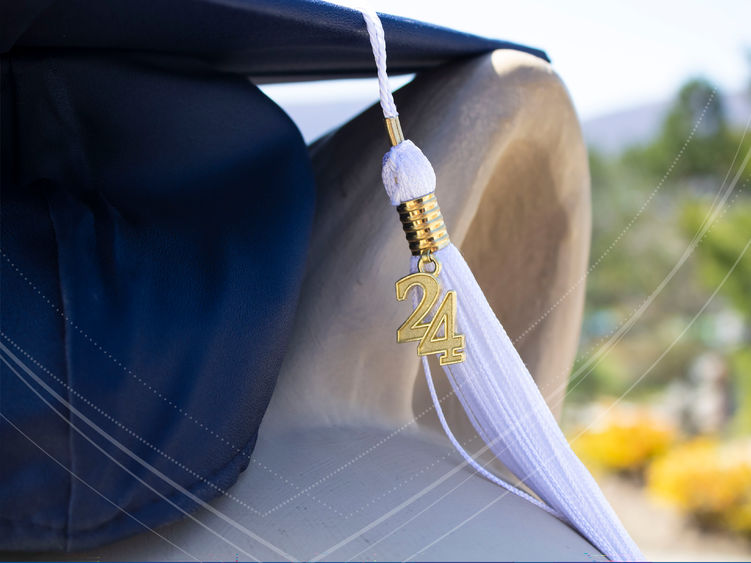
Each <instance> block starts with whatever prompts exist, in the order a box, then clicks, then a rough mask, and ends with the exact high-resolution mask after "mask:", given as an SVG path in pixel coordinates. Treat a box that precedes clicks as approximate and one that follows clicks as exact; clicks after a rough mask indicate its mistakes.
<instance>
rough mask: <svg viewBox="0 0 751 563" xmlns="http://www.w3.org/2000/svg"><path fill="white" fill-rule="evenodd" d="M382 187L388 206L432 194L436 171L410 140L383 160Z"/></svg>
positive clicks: (392, 150)
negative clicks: (387, 199)
mask: <svg viewBox="0 0 751 563" xmlns="http://www.w3.org/2000/svg"><path fill="white" fill-rule="evenodd" d="M382 176H383V185H384V186H385V187H386V193H387V194H388V196H389V199H390V200H391V205H394V206H396V205H399V204H400V203H403V202H405V201H410V200H412V199H417V198H418V197H423V196H426V195H428V194H430V193H433V192H434V191H435V172H434V171H433V166H432V165H431V164H430V161H429V160H428V157H426V156H425V155H424V154H423V152H422V151H421V150H420V149H419V148H418V147H417V145H415V144H414V143H413V142H412V141H409V140H407V141H402V142H401V143H399V144H398V145H396V146H395V147H391V150H390V151H389V152H387V153H386V154H385V155H384V157H383V170H382Z"/></svg>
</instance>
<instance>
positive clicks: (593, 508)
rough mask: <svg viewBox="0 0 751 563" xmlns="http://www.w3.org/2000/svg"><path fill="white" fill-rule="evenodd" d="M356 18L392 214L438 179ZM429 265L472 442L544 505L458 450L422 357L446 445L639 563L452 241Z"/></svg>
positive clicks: (376, 33) (371, 28)
mask: <svg viewBox="0 0 751 563" xmlns="http://www.w3.org/2000/svg"><path fill="white" fill-rule="evenodd" d="M361 11H362V13H363V16H364V18H365V20H366V23H367V27H368V33H369V34H370V37H371V44H372V46H373V53H374V56H375V60H376V65H377V67H378V82H379V90H380V92H381V105H382V107H383V110H384V116H385V117H386V118H387V124H388V125H389V127H396V130H397V133H398V134H394V131H393V130H392V129H390V130H389V133H390V135H391V138H392V143H393V144H395V146H393V147H392V148H391V150H390V151H389V152H388V153H387V154H386V155H385V156H384V159H383V183H384V186H385V187H386V192H387V194H388V196H389V199H390V200H391V203H392V205H394V206H397V205H400V204H402V203H404V202H407V201H411V200H415V199H418V198H422V197H424V196H427V195H429V194H432V193H433V192H434V191H435V185H436V179H435V172H434V171H433V167H432V166H431V165H430V162H429V161H428V159H427V158H426V157H425V155H424V154H423V153H422V151H420V149H419V148H417V146H415V145H414V143H412V142H411V141H408V140H401V130H400V129H399V127H398V120H396V123H394V122H395V118H396V116H397V115H398V114H397V112H396V106H395V105H394V102H393V98H392V97H391V92H390V90H389V88H388V82H387V78H386V52H385V42H384V39H383V28H382V26H381V22H380V20H379V18H378V16H377V15H376V13H375V12H374V11H372V10H369V9H362V10H361ZM399 141H401V142H399ZM397 143H398V144H397ZM432 257H433V258H435V259H437V261H438V263H440V271H439V272H436V274H437V277H438V280H439V281H440V285H441V291H442V292H443V293H444V294H446V292H448V291H455V292H456V296H457V303H458V304H457V313H456V329H457V334H463V335H464V353H465V359H464V361H462V362H461V363H453V364H450V365H443V370H444V372H445V373H446V376H447V377H448V379H449V381H450V383H451V386H452V387H453V389H454V392H455V393H456V395H457V397H458V398H459V401H460V402H461V404H462V407H463V408H464V410H465V411H466V413H467V416H468V418H469V419H470V421H471V422H472V425H473V426H474V428H475V430H476V431H477V433H478V435H479V436H480V437H481V438H482V439H483V440H484V441H485V443H486V444H487V445H488V446H489V447H490V449H491V451H492V452H493V453H494V454H495V456H496V457H497V458H498V459H499V460H501V461H502V462H503V463H504V464H505V465H506V466H507V467H508V468H509V469H510V470H511V471H513V472H514V474H515V475H516V476H517V478H519V479H520V480H521V481H522V482H523V483H524V484H525V485H527V486H528V487H529V488H530V489H531V490H533V491H534V492H535V494H537V495H538V496H539V497H540V498H541V499H542V501H543V502H540V501H539V500H537V499H535V498H534V497H532V496H530V495H528V494H527V493H525V492H523V491H521V490H519V489H517V488H516V487H513V486H511V485H510V484H508V483H506V482H505V481H503V480H502V479H499V478H498V477H496V476H495V475H493V474H491V473H490V472H489V471H487V470H486V469H485V468H484V467H482V466H481V465H480V464H478V463H477V462H476V461H475V460H474V459H473V458H472V457H471V456H470V455H469V454H468V453H467V452H466V451H465V450H464V449H463V448H462V447H461V445H460V444H459V442H458V441H457V440H456V438H454V436H453V434H452V433H451V429H450V428H449V427H448V424H447V423H446V418H445V417H444V415H443V412H442V410H441V405H440V402H439V400H438V396H437V395H436V392H435V387H434V385H433V380H432V378H431V374H430V368H429V366H428V362H427V360H426V358H425V357H424V356H423V366H424V368H425V375H426V378H427V381H428V389H429V391H430V396H431V398H432V400H433V404H434V406H435V408H436V412H437V414H438V418H439V420H440V421H441V425H442V426H443V429H444V430H445V432H446V434H447V436H448V438H449V440H450V441H451V443H452V444H453V445H454V447H455V448H456V449H457V450H458V451H459V452H460V453H461V455H462V456H463V457H464V458H465V460H466V461H467V462H468V463H469V464H470V465H471V466H472V467H473V468H474V469H475V470H477V471H478V472H479V473H480V474H481V475H483V476H484V477H486V478H487V479H489V480H491V481H493V482H494V483H496V484H498V485H500V486H502V487H504V488H505V489H507V490H509V491H511V492H512V493H514V494H517V495H519V496H521V497H522V498H524V499H526V500H528V501H530V502H532V503H534V504H536V505H537V506H540V507H541V508H543V509H544V510H546V511H548V512H550V513H552V514H554V515H555V516H557V517H559V518H561V519H562V520H564V521H566V522H568V523H569V524H570V525H571V526H573V527H574V528H575V529H577V530H578V531H579V532H580V533H581V534H582V535H583V536H585V537H586V538H587V539H588V540H589V541H590V542H592V544H594V545H595V546H596V547H597V548H598V549H599V550H601V551H602V553H603V554H605V555H606V556H607V557H609V558H610V559H616V560H622V561H641V560H644V556H643V555H642V554H641V552H640V551H639V548H638V547H637V546H636V544H635V543H634V542H633V540H632V539H631V538H630V537H629V535H628V533H627V532H626V530H625V529H624V527H623V525H622V524H621V522H620V521H619V520H618V517H617V516H616V514H615V512H614V511H613V509H612V508H611V507H610V505H609V504H608V502H607V501H606V500H605V497H604V496H603V494H602V491H600V489H599V487H598V486H597V483H596V482H595V480H594V479H593V478H592V476H591V475H590V473H589V471H587V469H586V468H585V467H584V465H583V464H582V463H581V462H580V461H579V459H578V458H577V457H576V455H575V454H574V452H573V451H572V450H571V448H570V447H569V445H568V442H567V441H566V438H565V437H564V436H563V433H562V432H561V430H560V428H559V427H558V424H557V423H556V421H555V418H554V417H553V415H552V413H551V412H550V410H549V409H548V407H547V404H546V403H545V400H544V399H543V397H542V395H541V394H540V391H539V389H538V388H537V385H536V384H535V382H534V381H533V379H532V377H531V376H530V374H529V371H527V368H526V366H525V365H524V362H523V361H522V359H521V358H520V357H519V354H518V352H517V351H516V349H515V348H514V345H513V344H512V342H511V340H510V339H509V337H508V335H507V334H506V331H505V330H503V327H502V326H501V323H500V322H499V321H498V318H497V317H496V316H495V313H493V310H492V309H491V308H490V305H489V304H488V302H487V300H486V299H485V296H484V295H483V293H482V290H481V289H480V287H479V286H478V285H477V281H476V280H475V278H474V276H473V275H472V272H471V271H470V269H469V267H468V266H467V263H466V262H465V261H464V258H463V257H462V255H461V253H460V252H459V250H457V248H456V247H454V245H453V244H451V243H449V244H448V245H447V246H445V247H443V248H440V250H436V251H435V252H434V253H432ZM418 260H419V258H418V257H416V256H413V258H412V264H411V271H412V272H413V273H414V272H416V271H418ZM447 325H448V321H447ZM446 330H448V326H447V327H446Z"/></svg>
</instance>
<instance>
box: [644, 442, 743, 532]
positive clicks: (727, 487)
mask: <svg viewBox="0 0 751 563" xmlns="http://www.w3.org/2000/svg"><path fill="white" fill-rule="evenodd" d="M647 487H648V489H649V491H650V492H651V493H652V494H653V495H654V496H656V497H658V498H661V499H663V500H665V501H667V502H668V503H670V504H673V505H674V506H676V507H678V508H679V509H681V510H682V511H684V512H685V513H687V514H689V515H692V516H694V517H696V518H697V519H699V520H700V521H701V522H703V523H705V524H709V525H716V526H720V527H728V528H731V529H733V530H736V531H739V532H743V533H748V534H751V441H748V440H743V441H740V440H739V441H735V442H728V443H725V444H721V443H719V442H718V441H717V440H714V439H711V438H706V437H705V438H697V439H694V440H692V441H690V442H686V443H684V444H682V445H680V446H677V447H675V448H673V449H672V450H670V451H669V452H668V453H667V454H665V455H664V456H663V457H661V458H659V459H657V460H656V461H654V463H652V465H651V466H650V468H649V471H648V472H647Z"/></svg>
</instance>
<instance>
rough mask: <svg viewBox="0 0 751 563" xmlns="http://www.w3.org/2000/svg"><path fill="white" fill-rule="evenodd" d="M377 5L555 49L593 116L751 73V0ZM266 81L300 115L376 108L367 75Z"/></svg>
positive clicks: (398, 1)
mask: <svg viewBox="0 0 751 563" xmlns="http://www.w3.org/2000/svg"><path fill="white" fill-rule="evenodd" d="M371 4H372V5H373V6H374V7H375V8H376V10H378V11H379V12H385V13H391V14H397V15H401V16H405V17H410V18H414V19H419V20H423V21H428V22H431V23H435V24H439V25H445V26H448V27H452V28H455V29H460V30H462V31H468V32H471V33H476V34H479V35H486V36H490V37H497V38H501V39H509V40H512V41H517V42H519V43H525V44H529V45H533V46H536V47H541V48H543V49H545V50H546V51H547V52H548V54H549V55H550V57H551V59H552V60H553V65H554V67H555V69H556V70H557V72H558V73H559V74H560V75H561V76H562V78H563V80H564V82H565V83H566V84H567V86H568V88H569V91H570V92H571V95H572V97H573V99H574V104H575V105H576V108H577V110H578V112H579V114H580V116H581V117H582V119H584V120H586V119H589V118H592V117H596V116H599V115H603V114H607V113H611V112H614V111H618V110H622V109H626V108H630V107H634V106H638V105H642V104H645V103H650V102H655V101H662V100H666V99H669V98H670V97H671V96H672V95H673V94H674V92H675V91H676V89H677V88H678V86H679V85H680V84H681V83H682V82H683V81H684V80H685V79H686V78H688V77H691V76H695V75H704V76H706V77H708V78H709V79H711V80H712V81H714V82H715V83H716V84H717V85H718V86H719V87H720V88H721V89H722V90H724V91H726V92H736V91H739V90H741V89H742V88H744V87H746V86H747V85H748V83H749V82H750V81H751V63H749V62H748V60H747V58H746V57H747V55H746V53H747V52H749V51H751V0H714V1H711V2H710V1H703V2H700V1H697V0H684V1H681V2H679V1H667V0H665V1H659V0H631V1H629V2H608V1H596V0H570V1H566V0H558V1H554V0H536V1H529V0H517V1H514V2H511V1H507V0H461V1H458V0H453V1H450V2H449V1H444V0H432V1H429V0H375V1H372V2H371ZM386 40H387V43H388V37H387V38H386ZM387 47H388V44H387ZM395 82H396V85H399V84H400V83H402V81H399V80H397V81H395ZM264 89H265V90H266V91H267V92H268V93H269V94H270V95H271V96H272V97H273V98H275V99H276V100H277V101H278V102H279V103H280V104H281V105H282V106H283V107H285V108H286V109H288V111H290V113H291V114H293V116H294V114H295V106H296V105H297V104H298V101H300V100H306V103H307V104H309V103H310V102H311V101H313V100H316V99H319V100H334V99H340V100H341V102H342V107H343V109H348V112H344V113H352V112H353V111H354V110H351V109H350V108H355V107H358V108H360V107H366V106H367V105H369V104H370V103H372V102H374V101H375V99H376V90H375V87H374V85H373V84H372V83H371V82H370V81H367V80H358V81H347V83H345V84H342V83H341V82H340V81H337V83H336V84H332V83H328V84H315V83H313V84H301V85H277V86H272V87H267V88H264ZM354 113H356V111H354ZM354 113H352V114H353V115H354ZM303 129H305V127H303Z"/></svg>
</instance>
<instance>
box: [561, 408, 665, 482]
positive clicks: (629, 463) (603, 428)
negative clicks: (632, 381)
mask: <svg viewBox="0 0 751 563" xmlns="http://www.w3.org/2000/svg"><path fill="white" fill-rule="evenodd" d="M598 410H599V412H596V413H595V416H594V419H595V423H594V424H591V425H590V426H588V427H587V428H586V429H585V430H584V431H582V432H580V433H579V434H578V435H576V436H574V437H572V439H571V446H572V447H573V448H574V451H575V452H576V453H577V455H579V457H581V459H582V460H583V461H584V462H585V463H586V464H587V465H588V466H590V468H592V469H600V470H605V471H639V470H641V469H643V468H644V467H645V466H646V464H647V463H648V462H649V461H650V460H651V459H652V458H654V457H655V456H656V455H658V454H660V453H662V452H663V451H664V450H665V449H666V448H667V447H668V446H669V445H670V443H671V442H672V441H673V439H674V437H675V430H674V427H673V426H672V425H671V424H669V423H668V422H666V421H665V420H663V419H661V418H660V417H658V416H657V415H656V414H654V413H653V412H651V411H650V410H649V409H648V408H647V407H639V406H634V405H619V406H615V407H614V406H608V405H606V404H602V405H600V406H599V407H598Z"/></svg>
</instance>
